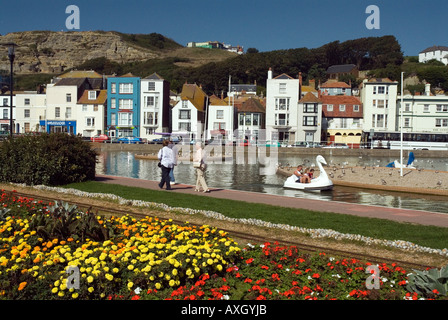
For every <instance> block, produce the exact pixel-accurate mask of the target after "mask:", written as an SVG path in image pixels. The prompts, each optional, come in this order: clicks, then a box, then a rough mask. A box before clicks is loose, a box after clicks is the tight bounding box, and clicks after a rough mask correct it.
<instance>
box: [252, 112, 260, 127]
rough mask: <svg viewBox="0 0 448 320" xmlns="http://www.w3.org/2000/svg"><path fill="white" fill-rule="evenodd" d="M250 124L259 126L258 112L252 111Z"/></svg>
mask: <svg viewBox="0 0 448 320" xmlns="http://www.w3.org/2000/svg"><path fill="white" fill-rule="evenodd" d="M252 124H253V125H254V126H259V125H260V114H258V113H254V114H253V120H252Z"/></svg>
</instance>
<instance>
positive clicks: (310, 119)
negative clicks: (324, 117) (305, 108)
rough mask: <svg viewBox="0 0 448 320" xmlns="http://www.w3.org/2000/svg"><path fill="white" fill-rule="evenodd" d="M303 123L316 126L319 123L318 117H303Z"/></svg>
mask: <svg viewBox="0 0 448 320" xmlns="http://www.w3.org/2000/svg"><path fill="white" fill-rule="evenodd" d="M303 125H304V126H316V125H317V117H303Z"/></svg>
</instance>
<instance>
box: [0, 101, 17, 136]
mask: <svg viewBox="0 0 448 320" xmlns="http://www.w3.org/2000/svg"><path fill="white" fill-rule="evenodd" d="M0 99H1V101H0V131H9V124H10V117H9V113H10V110H11V109H10V103H9V101H10V99H11V97H10V95H9V94H4V95H1V96H0ZM12 103H13V109H12V116H13V119H14V118H15V115H16V110H15V108H14V106H15V104H16V96H15V94H14V95H13V96H12ZM13 126H14V130H15V129H16V128H15V125H14V122H13ZM14 132H15V131H14Z"/></svg>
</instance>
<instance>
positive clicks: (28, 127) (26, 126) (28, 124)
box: [24, 122, 30, 133]
mask: <svg viewBox="0 0 448 320" xmlns="http://www.w3.org/2000/svg"><path fill="white" fill-rule="evenodd" d="M24 129H25V133H28V132H30V123H29V122H25V123H24Z"/></svg>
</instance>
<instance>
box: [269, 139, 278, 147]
mask: <svg viewBox="0 0 448 320" xmlns="http://www.w3.org/2000/svg"><path fill="white" fill-rule="evenodd" d="M281 146H282V144H281V143H280V142H278V141H269V140H268V141H266V147H281Z"/></svg>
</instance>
